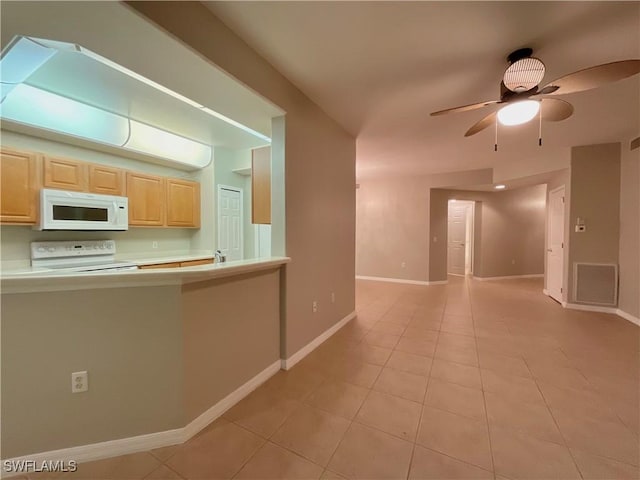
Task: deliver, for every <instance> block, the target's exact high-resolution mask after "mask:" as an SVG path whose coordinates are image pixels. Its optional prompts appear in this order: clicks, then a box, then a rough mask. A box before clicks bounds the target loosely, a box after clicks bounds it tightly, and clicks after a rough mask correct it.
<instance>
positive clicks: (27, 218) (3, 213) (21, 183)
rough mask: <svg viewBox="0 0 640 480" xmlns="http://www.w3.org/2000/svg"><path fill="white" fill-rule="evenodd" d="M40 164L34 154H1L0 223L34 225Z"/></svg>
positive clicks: (9, 152) (8, 152) (4, 152)
mask: <svg viewBox="0 0 640 480" xmlns="http://www.w3.org/2000/svg"><path fill="white" fill-rule="evenodd" d="M40 166H41V162H40V158H39V155H38V154H36V153H33V152H20V151H17V150H12V149H8V148H2V150H1V151H0V222H2V223H18V224H35V223H36V222H37V221H38V210H39V209H38V191H39V189H40V182H41V170H40Z"/></svg>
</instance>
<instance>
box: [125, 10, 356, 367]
mask: <svg viewBox="0 0 640 480" xmlns="http://www.w3.org/2000/svg"><path fill="white" fill-rule="evenodd" d="M130 5H132V6H133V7H134V8H135V9H136V10H138V11H139V12H141V13H142V14H144V15H146V16H147V17H148V18H150V19H151V20H153V21H154V22H156V23H157V24H158V25H160V26H161V27H163V28H165V29H166V30H168V31H169V32H170V33H171V34H173V35H174V36H175V37H176V38H178V39H180V40H182V41H183V42H185V43H186V44H187V45H189V46H190V47H191V48H193V49H194V50H195V51H197V52H198V53H200V54H201V55H203V56H204V57H205V58H207V59H208V60H210V61H211V62H212V63H214V64H215V65H217V66H219V67H220V68H222V69H224V70H225V71H226V72H228V73H229V74H230V75H232V76H233V77H235V78H237V79H238V80H239V81H240V82H242V83H244V84H246V85H247V86H248V87H250V88H252V89H253V90H255V91H256V92H257V93H259V94H261V95H263V96H264V97H266V98H267V99H269V100H270V101H272V102H273V103H275V104H276V105H278V106H279V107H280V108H282V109H284V110H285V111H286V121H285V126H284V131H283V133H284V138H285V143H284V152H283V153H284V159H285V162H286V164H285V168H286V180H285V192H284V193H285V202H286V203H285V208H286V226H284V227H285V228H284V229H283V230H282V229H280V228H279V227H280V226H279V225H278V224H277V222H278V219H279V218H280V215H281V212H279V211H278V203H277V202H275V203H273V206H274V208H275V209H276V212H275V217H274V224H273V227H274V242H273V244H274V248H276V249H277V248H279V247H278V246H277V245H278V244H279V240H280V239H279V238H278V236H279V235H280V232H281V231H285V232H286V239H285V241H286V253H287V255H289V256H291V257H292V259H293V261H292V263H291V264H289V265H288V266H287V267H286V276H285V285H286V295H285V299H284V312H283V320H284V321H285V325H284V329H285V333H284V336H285V341H284V342H283V346H282V348H283V355H284V356H290V355H292V354H293V353H295V352H296V351H297V350H299V349H300V348H302V347H303V346H304V345H306V344H307V343H308V342H309V341H311V340H312V339H313V338H315V337H316V336H318V335H320V334H321V333H322V332H324V331H325V330H326V329H327V328H329V327H330V326H332V325H333V324H335V323H336V322H337V321H339V320H340V319H341V318H343V317H344V316H346V315H348V314H349V313H350V312H352V311H353V310H354V297H355V281H354V264H355V248H354V244H355V240H354V239H355V189H354V184H355V141H354V139H353V137H351V136H350V135H349V134H348V133H346V132H345V131H344V130H343V129H342V128H340V127H339V126H338V125H337V124H336V123H335V122H334V121H333V120H331V119H330V118H329V117H328V116H327V115H326V114H325V113H324V112H322V111H321V110H320V109H319V108H318V107H317V106H316V105H315V104H314V103H312V102H311V101H310V100H309V99H308V98H307V97H306V96H304V95H303V94H302V92H300V91H299V90H298V89H297V88H296V87H294V86H293V85H292V84H291V83H290V82H289V81H288V80H287V79H286V78H285V77H284V76H282V75H281V74H280V73H278V72H277V71H276V70H275V69H274V68H273V67H272V66H271V65H270V64H269V63H268V62H266V61H265V60H264V59H263V58H261V57H260V56H259V55H258V54H257V53H256V52H255V51H253V50H252V49H251V48H249V47H248V46H247V45H246V43H244V42H243V41H242V40H241V39H239V38H238V37H237V36H236V35H235V34H234V33H233V32H232V31H231V30H230V29H229V28H227V27H226V26H225V25H224V24H223V23H222V22H221V21H220V20H219V19H217V18H216V17H215V16H214V15H213V14H212V13H211V12H210V11H209V10H207V9H206V8H205V7H204V6H203V5H201V4H199V3H198V2H189V3H180V2H139V3H133V4H130ZM277 131H279V125H275V124H274V133H273V136H274V138H275V136H276V132H277ZM273 147H274V152H273V158H274V165H275V166H276V167H277V166H278V162H279V156H278V154H279V152H280V150H279V148H280V147H279V146H278V145H276V144H275V143H274V145H273ZM277 181H278V179H276V182H277ZM275 188H276V185H274V189H275ZM274 251H275V250H274ZM331 292H335V294H336V302H335V303H334V304H332V303H330V298H331ZM313 300H317V301H318V303H319V311H318V313H315V314H313V313H312V311H311V303H312V301H313Z"/></svg>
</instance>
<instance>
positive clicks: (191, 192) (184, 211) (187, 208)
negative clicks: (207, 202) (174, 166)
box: [167, 178, 200, 228]
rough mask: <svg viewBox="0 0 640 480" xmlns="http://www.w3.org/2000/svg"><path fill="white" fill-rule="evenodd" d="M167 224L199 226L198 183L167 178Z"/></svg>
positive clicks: (172, 225)
mask: <svg viewBox="0 0 640 480" xmlns="http://www.w3.org/2000/svg"><path fill="white" fill-rule="evenodd" d="M167 226H169V227H196V228H199V227H200V184H199V183H198V182H190V181H188V180H178V179H175V178H168V179H167Z"/></svg>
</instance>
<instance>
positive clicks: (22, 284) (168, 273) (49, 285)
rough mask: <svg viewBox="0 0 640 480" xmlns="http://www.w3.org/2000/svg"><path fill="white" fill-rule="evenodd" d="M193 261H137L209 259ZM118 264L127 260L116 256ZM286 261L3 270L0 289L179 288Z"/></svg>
mask: <svg viewBox="0 0 640 480" xmlns="http://www.w3.org/2000/svg"><path fill="white" fill-rule="evenodd" d="M194 255H196V256H195V257H191V256H189V255H187V256H181V257H179V258H180V260H171V259H170V258H178V257H166V256H163V257H161V259H159V258H158V257H156V258H155V259H154V261H151V262H147V260H151V259H150V258H149V259H143V260H140V261H143V262H146V263H142V264H153V263H165V262H172V261H174V262H175V261H188V260H198V259H202V258H210V255H205V256H201V255H199V254H194ZM118 259H119V260H128V261H132V263H135V262H134V261H133V260H131V259H125V258H123V257H122V256H118ZM290 261H291V259H290V258H289V257H264V258H254V259H250V260H238V261H233V262H223V263H211V264H206V265H197V266H193V267H180V268H155V269H145V270H121V271H115V272H105V271H102V272H95V271H93V272H68V271H67V272H63V271H59V270H58V271H56V270H47V269H42V268H40V269H32V268H30V267H29V268H23V269H15V270H3V271H2V276H1V277H0V287H1V290H2V293H3V294H6V293H28V292H47V291H61V290H86V289H93V288H121V287H146V286H159V285H182V284H185V283H194V282H202V281H206V280H213V279H216V278H224V277H230V276H233V275H241V274H244V273H250V272H257V271H260V270H269V269H273V268H279V267H281V266H282V265H285V264H287V263H289V262H290Z"/></svg>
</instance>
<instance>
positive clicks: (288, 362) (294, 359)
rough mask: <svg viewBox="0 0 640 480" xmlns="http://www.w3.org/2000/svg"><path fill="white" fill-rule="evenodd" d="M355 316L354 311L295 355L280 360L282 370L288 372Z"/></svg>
mask: <svg viewBox="0 0 640 480" xmlns="http://www.w3.org/2000/svg"><path fill="white" fill-rule="evenodd" d="M355 316H356V312H355V310H354V311H353V312H351V313H350V314H349V315H347V316H346V317H344V318H343V319H342V320H340V321H339V322H338V323H336V324H335V325H334V326H332V327H331V328H329V329H327V330H325V331H324V332H322V333H321V334H320V335H318V336H317V337H316V338H314V339H313V340H312V341H310V342H309V343H307V344H306V345H305V346H304V347H302V348H301V349H300V350H298V351H297V352H296V353H294V354H293V355H291V356H290V357H289V358H285V359H282V369H283V370H289V369H290V368H291V367H293V366H294V365H295V364H296V363H298V362H299V361H300V360H302V359H303V358H304V357H306V356H307V355H309V354H310V353H311V352H313V351H314V350H315V349H316V348H318V347H319V346H320V345H321V344H322V343H324V342H325V341H326V340H327V339H328V338H329V337H331V335H333V334H334V333H336V332H337V331H338V330H340V329H341V328H342V327H343V326H344V325H345V324H346V323H347V322H348V321H349V320H351V319H352V318H355Z"/></svg>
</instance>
